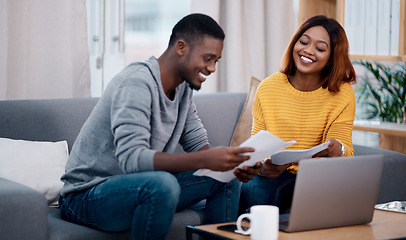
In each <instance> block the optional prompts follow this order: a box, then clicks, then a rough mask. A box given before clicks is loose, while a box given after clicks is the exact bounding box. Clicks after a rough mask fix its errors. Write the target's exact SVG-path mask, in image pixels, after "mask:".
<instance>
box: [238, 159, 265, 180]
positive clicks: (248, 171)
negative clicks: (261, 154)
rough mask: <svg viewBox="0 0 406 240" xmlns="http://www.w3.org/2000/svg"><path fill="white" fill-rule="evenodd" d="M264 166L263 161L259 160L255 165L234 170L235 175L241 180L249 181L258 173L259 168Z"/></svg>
mask: <svg viewBox="0 0 406 240" xmlns="http://www.w3.org/2000/svg"><path fill="white" fill-rule="evenodd" d="M261 167H262V163H261V162H257V163H256V164H255V165H254V166H252V167H249V166H244V167H243V168H242V169H241V168H237V169H235V170H234V175H235V176H236V178H237V179H238V180H239V181H241V182H248V181H250V180H252V179H253V178H254V177H255V176H257V175H258V170H259V169H260V168H261Z"/></svg>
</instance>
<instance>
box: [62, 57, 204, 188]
mask: <svg viewBox="0 0 406 240" xmlns="http://www.w3.org/2000/svg"><path fill="white" fill-rule="evenodd" d="M178 143H180V144H181V145H182V147H183V149H184V151H186V152H193V151H197V150H198V149H200V148H201V147H203V146H204V145H207V144H208V140H207V133H206V130H205V129H204V128H203V125H202V123H201V121H200V119H199V118H198V116H197V112H196V106H195V104H194V102H193V91H192V89H191V88H190V87H189V85H188V83H186V82H184V83H182V84H181V85H179V86H178V87H177V88H176V93H175V97H174V99H173V100H170V99H168V98H167V96H166V95H165V93H164V91H163V88H162V83H161V78H160V71H159V64H158V61H157V59H156V58H154V57H151V58H150V59H149V60H147V61H145V62H139V63H133V64H131V65H129V66H128V67H126V68H125V69H124V70H123V71H122V72H121V73H119V74H118V75H117V76H116V77H114V78H113V79H112V80H111V82H110V83H109V85H108V86H107V88H106V90H105V92H104V93H103V96H102V97H101V98H100V100H99V101H98V103H97V104H96V106H95V108H94V110H93V111H92V113H91V114H90V116H89V118H88V119H87V121H86V123H85V124H84V125H83V127H82V130H81V131H80V133H79V135H78V137H77V139H76V141H75V143H74V145H73V148H72V151H71V153H70V157H69V159H68V162H67V165H66V169H65V170H66V173H65V174H64V175H63V176H62V181H63V182H64V183H65V185H64V187H63V189H62V192H61V195H63V196H66V194H68V193H71V192H75V191H80V190H84V189H88V188H90V187H93V186H94V185H96V184H98V183H100V182H102V181H104V180H106V179H107V178H109V177H111V176H115V175H119V174H124V173H134V172H141V171H151V170H154V165H153V159H154V155H155V153H156V152H168V153H172V152H174V151H175V148H176V146H177V145H178Z"/></svg>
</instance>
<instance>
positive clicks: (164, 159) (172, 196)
mask: <svg viewBox="0 0 406 240" xmlns="http://www.w3.org/2000/svg"><path fill="white" fill-rule="evenodd" d="M224 37H225V35H224V32H223V30H222V29H221V27H220V26H219V25H218V24H217V23H216V22H215V21H214V20H213V19H212V18H210V17H208V16H206V15H202V14H191V15H188V16H186V17H184V18H183V19H182V20H180V21H179V22H178V23H177V24H176V25H175V27H174V28H173V30H172V35H171V38H170V41H169V46H168V48H167V50H166V51H165V52H164V53H163V54H162V55H161V56H160V57H159V58H158V59H156V58H154V57H151V58H150V59H149V60H147V61H145V62H140V63H133V64H130V65H129V66H128V67H126V68H125V69H124V70H123V71H122V72H121V73H119V74H118V75H117V76H116V77H115V78H114V79H113V80H112V81H111V83H110V84H109V86H108V87H107V88H106V90H105V92H104V94H103V96H102V97H101V98H100V100H99V102H98V103H97V105H96V106H95V108H94V110H93V112H92V113H91V115H90V116H89V118H88V120H87V121H86V123H85V124H84V126H83V128H82V130H81V132H80V133H79V136H78V138H77V140H76V141H75V144H74V146H73V148H72V152H71V154H70V157H69V160H68V162H67V165H66V173H65V174H64V175H63V176H62V181H63V182H64V183H65V184H64V188H63V190H62V192H61V197H60V209H61V214H62V217H63V218H64V219H66V220H68V221H72V222H75V223H78V224H83V225H86V226H90V227H94V228H97V229H101V230H105V231H124V230H128V229H131V230H132V234H133V238H134V239H163V238H164V237H165V235H166V233H167V232H168V230H169V227H170V225H171V222H172V218H173V216H174V214H175V212H176V211H180V210H182V209H185V208H187V207H190V206H192V205H194V204H196V203H198V202H199V201H201V200H203V199H207V201H206V210H205V221H206V223H216V222H226V221H235V220H236V218H237V213H238V199H239V191H240V184H239V182H238V181H236V180H233V181H231V182H229V183H222V182H218V181H216V180H214V179H211V178H209V177H198V176H194V175H193V170H196V169H200V168H207V169H212V170H216V171H226V170H230V169H233V168H234V167H236V166H237V165H238V164H240V163H241V162H243V161H245V160H247V159H249V157H248V156H246V155H243V154H242V153H246V152H252V151H254V149H252V148H229V147H217V148H210V147H209V144H208V140H207V134H206V130H205V129H204V128H203V125H202V123H201V121H200V119H199V118H198V116H197V114H196V107H195V104H194V102H193V95H192V94H193V90H192V89H197V90H198V89H199V88H200V87H201V85H202V83H203V82H204V81H205V80H206V76H208V75H210V74H211V73H212V72H214V71H215V65H216V63H217V61H218V60H219V59H220V57H221V52H222V49H223V40H224ZM178 143H180V144H181V145H182V147H183V149H184V150H185V152H187V153H181V154H180V153H178V154H176V153H174V151H175V148H176V146H177V144H178ZM256 174H257V168H256V167H253V168H246V167H245V168H244V169H239V170H237V171H235V175H236V177H237V179H238V180H240V181H243V182H246V181H248V180H250V179H252V178H253V177H254V176H255V175H256Z"/></svg>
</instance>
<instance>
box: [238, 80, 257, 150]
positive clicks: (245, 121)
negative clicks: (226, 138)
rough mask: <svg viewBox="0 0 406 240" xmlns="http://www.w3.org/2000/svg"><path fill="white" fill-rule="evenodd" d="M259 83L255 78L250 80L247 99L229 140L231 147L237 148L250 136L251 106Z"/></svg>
mask: <svg viewBox="0 0 406 240" xmlns="http://www.w3.org/2000/svg"><path fill="white" fill-rule="evenodd" d="M260 82H261V81H260V80H258V79H256V78H255V77H252V78H251V82H250V90H249V92H248V96H247V99H246V100H245V104H244V107H243V109H242V111H241V115H240V118H239V120H238V123H237V126H236V127H235V130H234V133H233V136H232V138H231V143H230V146H231V147H236V146H239V145H240V144H241V143H243V142H244V141H245V140H247V139H248V138H249V137H250V136H251V128H252V106H253V104H254V98H255V92H256V91H257V88H258V85H259V83H260Z"/></svg>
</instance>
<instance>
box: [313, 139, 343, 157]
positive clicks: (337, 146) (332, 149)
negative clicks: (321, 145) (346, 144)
mask: <svg viewBox="0 0 406 240" xmlns="http://www.w3.org/2000/svg"><path fill="white" fill-rule="evenodd" d="M340 156H341V143H340V142H339V141H337V140H336V139H334V138H330V144H329V145H328V148H327V149H324V150H323V151H321V152H318V153H316V154H314V155H313V157H314V158H315V157H340Z"/></svg>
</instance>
